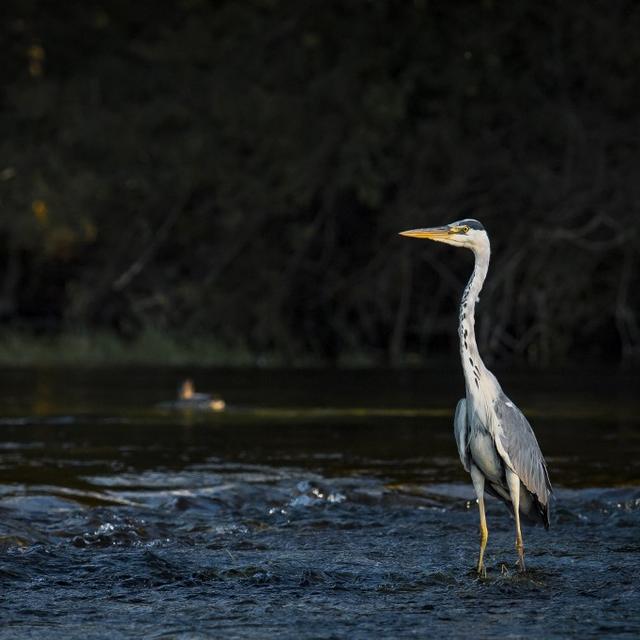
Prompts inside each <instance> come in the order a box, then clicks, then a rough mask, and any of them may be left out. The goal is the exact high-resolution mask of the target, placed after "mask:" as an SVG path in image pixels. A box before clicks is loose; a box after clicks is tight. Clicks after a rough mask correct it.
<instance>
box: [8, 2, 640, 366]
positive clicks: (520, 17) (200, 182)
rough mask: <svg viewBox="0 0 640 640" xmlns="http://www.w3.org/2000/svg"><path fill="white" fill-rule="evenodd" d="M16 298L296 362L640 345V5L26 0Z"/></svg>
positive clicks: (61, 325)
mask: <svg viewBox="0 0 640 640" xmlns="http://www.w3.org/2000/svg"><path fill="white" fill-rule="evenodd" d="M3 11H4V14H5V15H4V16H3V18H2V20H1V21H0V46H1V48H2V54H3V55H2V58H3V64H2V67H3V70H2V72H1V73H2V78H3V79H2V90H3V94H2V105H1V107H2V117H1V122H0V152H1V153H0V164H1V166H0V265H1V266H2V272H1V275H0V318H1V322H2V326H3V327H5V329H10V330H15V329H18V330H20V331H27V332H29V333H32V334H36V335H38V334H46V335H58V334H62V333H64V332H73V331H94V330H95V331H102V330H106V331H109V332H115V333H116V334H118V335H119V336H121V337H122V338H123V339H125V340H135V339H136V337H138V336H139V335H141V334H142V333H143V332H144V331H146V330H148V329H149V328H152V329H153V330H155V331H160V332H167V333H169V334H171V335H175V336H177V337H178V339H179V340H184V341H189V340H190V339H191V338H192V337H193V336H209V337H211V339H214V340H215V341H216V342H217V343H219V344H221V345H224V346H226V347H229V348H235V349H241V350H244V351H246V352H247V353H250V354H253V355H256V356H257V355H258V354H261V353H267V352H268V353H275V354H278V356H279V357H280V358H281V359H282V361H284V362H291V363H295V362H300V361H303V360H305V359H311V360H316V361H323V362H335V361H338V362H340V361H341V359H344V358H346V357H356V358H357V357H362V358H366V359H367V360H368V361H370V362H378V363H388V362H391V363H395V364H403V363H407V362H420V361H424V359H425V358H427V357H432V356H434V355H435V354H444V353H446V352H447V351H450V350H454V349H455V348H456V304H457V300H458V298H459V296H460V294H461V290H462V287H463V285H464V281H465V280H466V278H467V276H468V273H469V271H470V267H471V257H470V255H466V254H463V255H461V253H462V252H460V251H456V250H454V249H450V248H448V247H443V246H440V245H433V244H431V243H425V242H422V243H421V242H417V241H410V240H407V239H404V238H400V237H398V236H397V232H398V231H400V230H402V229H405V228H410V227H416V226H427V225H433V224H441V223H445V222H450V221H452V220H455V219H458V218H462V217H466V216H472V217H476V218H478V219H480V220H481V221H482V222H483V223H484V224H485V226H486V227H487V228H488V230H489V233H490V235H491V238H492V243H493V245H492V246H493V264H492V269H491V270H490V274H489V279H488V281H487V284H486V287H485V291H484V294H483V300H482V304H481V305H480V307H479V314H480V320H479V323H478V329H479V340H480V342H481V348H482V349H483V350H484V352H485V353H486V354H487V356H488V357H490V358H492V359H494V360H495V359H497V360H501V361H503V362H507V361H513V360H526V361H528V362H530V363H535V364H540V365H545V364H552V363H557V362H563V361H565V360H566V359H568V358H572V359H576V360H579V361H589V360H591V361H593V360H604V361H610V362H620V361H625V362H632V361H634V360H636V361H637V359H638V357H639V355H640V325H639V323H640V318H639V313H640V311H639V307H640V293H639V292H638V281H639V278H638V276H639V275H640V269H639V266H638V265H639V249H640V239H639V236H638V225H639V222H640V216H639V209H640V207H639V204H638V203H639V201H640V180H639V178H640V171H639V164H638V159H639V157H638V151H639V148H640V140H639V134H638V132H639V131H640V127H639V121H638V113H639V112H640V111H639V110H640V92H639V86H638V69H639V68H640V37H638V34H639V33H640V5H639V4H638V3H637V2H635V0H620V1H616V2H608V1H605V0H588V1H585V2H558V1H555V2H554V1H548V0H547V1H544V0H543V1H541V2H529V1H524V0H514V1H513V2H497V1H491V0H484V1H481V0H473V1H471V0H467V1H464V2H429V1H427V0H424V1H419V0H415V1H414V2H409V1H406V2H393V1H391V0H386V1H385V0H375V1H373V0H372V1H364V0H351V1H346V0H343V1H341V2H338V1H333V2H332V1H323V2H299V1H297V0H253V1H249V0H243V1H240V2H232V1H229V2H223V1H214V0H209V1H205V0H181V1H179V0H175V1H173V2H168V1H167V2H150V1H146V0H141V1H139V2H129V1H128V0H126V1H125V0H121V1H112V2H100V1H97V0H93V1H84V2H56V1H35V0H20V1H18V0H14V1H8V2H5V3H3Z"/></svg>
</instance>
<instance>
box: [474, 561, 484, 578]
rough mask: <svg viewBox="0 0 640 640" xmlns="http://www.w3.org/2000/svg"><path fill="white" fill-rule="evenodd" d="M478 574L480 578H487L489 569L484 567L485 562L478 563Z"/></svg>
mask: <svg viewBox="0 0 640 640" xmlns="http://www.w3.org/2000/svg"><path fill="white" fill-rule="evenodd" d="M476 573H477V574H478V578H486V577H487V568H486V567H485V566H484V562H478V566H477V567H476Z"/></svg>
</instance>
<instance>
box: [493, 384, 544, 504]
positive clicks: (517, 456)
mask: <svg viewBox="0 0 640 640" xmlns="http://www.w3.org/2000/svg"><path fill="white" fill-rule="evenodd" d="M495 410H496V415H497V416H498V419H499V421H500V426H499V429H498V433H497V434H496V435H497V438H496V447H497V449H498V452H499V453H501V454H502V455H503V457H504V458H505V462H506V463H507V464H508V465H509V466H511V467H512V468H513V470H514V471H515V472H516V473H517V474H518V477H519V478H520V481H521V482H522V484H524V486H525V487H526V488H527V489H529V491H531V493H534V494H535V495H536V496H537V498H538V500H539V501H540V503H541V504H543V505H545V506H546V505H547V504H548V503H549V496H550V495H551V492H552V489H551V482H550V481H549V474H548V472H547V465H546V463H545V461H544V457H543V456H542V451H540V446H539V445H538V441H537V440H536V436H535V434H534V433H533V429H532V428H531V425H530V424H529V422H528V421H527V419H526V418H525V417H524V415H523V414H522V412H521V411H520V409H518V407H516V406H515V405H514V404H513V403H512V402H511V401H510V400H509V398H507V396H505V395H504V394H501V395H500V397H499V398H498V400H496V403H495ZM500 445H501V446H500ZM504 454H506V456H505V455H504Z"/></svg>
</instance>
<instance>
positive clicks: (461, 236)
mask: <svg viewBox="0 0 640 640" xmlns="http://www.w3.org/2000/svg"><path fill="white" fill-rule="evenodd" d="M400 235H401V236H408V237H409V238H426V239H427V240H435V241H436V242H445V243H446V244H452V245H454V246H456V247H465V248H467V249H471V250H472V251H475V252H478V251H484V250H487V249H488V248H489V236H488V235H487V232H486V231H485V230H484V227H483V226H482V224H481V223H480V222H478V221H477V220H474V219H472V218H467V219H465V220H458V221H457V222H452V223H451V224H447V225H445V226H444V227H430V228H427V229H411V230H409V231H401V232H400Z"/></svg>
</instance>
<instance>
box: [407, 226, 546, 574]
mask: <svg viewBox="0 0 640 640" xmlns="http://www.w3.org/2000/svg"><path fill="white" fill-rule="evenodd" d="M400 235H403V236H409V237H411V238H427V239H429V240H435V241H436V242H444V243H446V244H450V245H453V246H455V247H464V248H465V249H470V250H471V251H473V254H474V256H475V262H474V269H473V273H472V275H471V278H470V279H469V282H468V283H467V286H466V288H465V290H464V293H463V295H462V301H461V303H460V316H459V326H458V335H459V337H460V358H461V359H462V369H463V371H464V380H465V388H466V397H465V398H462V399H461V400H459V401H458V405H457V407H456V411H455V417H454V434H455V438H456V444H457V446H458V453H459V454H460V460H461V461H462V466H463V467H464V468H465V470H466V471H467V472H468V473H469V474H470V475H471V481H472V482H473V487H474V489H475V492H476V496H477V498H478V509H479V512H480V554H479V557H478V565H477V571H478V574H480V575H486V570H485V566H484V550H485V547H486V545H487V539H488V537H489V532H488V529H487V520H486V516H485V505H484V493H485V491H487V493H489V494H491V495H493V496H495V497H497V498H499V499H500V500H502V501H503V502H504V503H505V504H506V505H507V507H508V508H509V509H510V510H511V512H512V513H513V516H514V520H515V526H516V549H517V551H518V561H519V565H520V570H521V571H524V569H525V564H524V544H523V542H522V531H521V529H520V516H522V517H523V518H524V519H526V520H528V521H531V522H533V523H540V524H543V525H544V527H545V528H546V529H548V528H549V500H550V498H551V494H552V489H551V483H550V481H549V474H548V472H547V465H546V463H545V461H544V458H543V456H542V452H541V451H540V447H539V446H538V441H537V440H536V437H535V435H534V433H533V429H532V428H531V425H530V424H529V422H528V421H527V419H526V418H525V417H524V415H523V414H522V412H521V411H520V409H518V407H516V405H515V404H514V403H513V402H511V400H509V398H508V397H507V396H506V395H505V393H504V392H503V391H502V388H501V386H500V384H499V383H498V380H497V379H496V377H495V376H494V375H493V374H492V373H491V371H489V370H488V369H487V367H486V366H485V365H484V362H483V361H482V358H481V357H480V353H479V352H478V345H477V344H476V336H475V329H474V324H475V308H476V302H477V301H478V300H479V297H478V295H479V293H480V290H481V289H482V285H483V283H484V280H485V277H486V275H487V270H488V268H489V257H490V255H491V245H490V243H489V236H488V235H487V232H486V231H485V229H484V227H483V226H482V224H481V223H480V222H478V221H477V220H472V219H467V220H459V221H458V222H453V223H451V224H448V225H445V226H443V227H432V228H429V229H412V230H410V231H403V232H401V234H400Z"/></svg>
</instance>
